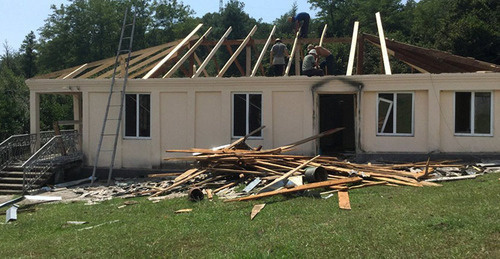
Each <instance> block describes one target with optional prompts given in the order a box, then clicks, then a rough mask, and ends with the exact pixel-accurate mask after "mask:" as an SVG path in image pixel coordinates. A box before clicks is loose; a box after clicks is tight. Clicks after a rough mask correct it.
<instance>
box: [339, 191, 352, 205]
mask: <svg viewBox="0 0 500 259" xmlns="http://www.w3.org/2000/svg"><path fill="white" fill-rule="evenodd" d="M338 196H339V208H341V209H343V210H350V209H351V202H350V201H349V193H348V192H347V191H343V190H339V192H338Z"/></svg>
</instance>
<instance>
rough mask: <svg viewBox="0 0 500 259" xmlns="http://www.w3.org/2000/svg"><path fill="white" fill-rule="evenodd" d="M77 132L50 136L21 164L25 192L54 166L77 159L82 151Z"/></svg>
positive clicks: (79, 158) (44, 176)
mask: <svg viewBox="0 0 500 259" xmlns="http://www.w3.org/2000/svg"><path fill="white" fill-rule="evenodd" d="M78 139H79V134H78V133H76V132H74V133H72V134H63V135H57V136H54V137H52V138H51V139H50V140H49V141H47V143H45V144H44V145H43V146H42V147H41V148H40V149H39V150H37V151H36V152H35V153H34V154H33V155H32V156H31V157H29V158H28V159H27V160H26V161H25V162H24V163H23V164H22V167H23V191H24V192H25V193H26V192H28V191H30V190H31V189H33V186H34V185H35V184H36V183H37V182H38V181H39V180H41V179H46V178H47V177H48V176H50V174H51V173H52V172H50V171H51V170H52V169H53V168H54V167H56V166H58V165H61V164H64V163H70V162H73V161H78V160H81V159H82V158H83V153H82V152H81V148H80V146H79V144H78Z"/></svg>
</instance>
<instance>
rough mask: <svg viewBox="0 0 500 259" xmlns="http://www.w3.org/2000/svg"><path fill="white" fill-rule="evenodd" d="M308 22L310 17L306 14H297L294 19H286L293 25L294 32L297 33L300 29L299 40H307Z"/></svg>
mask: <svg viewBox="0 0 500 259" xmlns="http://www.w3.org/2000/svg"><path fill="white" fill-rule="evenodd" d="M310 20H311V16H309V14H308V13H306V12H302V13H298V14H297V15H295V17H293V16H291V17H288V21H289V22H292V23H294V24H295V32H297V31H299V29H300V34H299V38H307V33H308V32H309V21H310ZM301 23H302V24H301Z"/></svg>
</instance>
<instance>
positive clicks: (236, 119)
mask: <svg viewBox="0 0 500 259" xmlns="http://www.w3.org/2000/svg"><path fill="white" fill-rule="evenodd" d="M246 103H247V95H246V94H235V95H233V136H235V137H241V136H245V135H246V128H247V125H246V116H247V111H246V107H247V104H246Z"/></svg>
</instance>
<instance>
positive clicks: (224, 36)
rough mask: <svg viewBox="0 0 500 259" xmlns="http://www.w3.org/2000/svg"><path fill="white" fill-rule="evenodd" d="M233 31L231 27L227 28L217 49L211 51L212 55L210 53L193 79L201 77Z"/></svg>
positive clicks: (216, 45) (216, 46)
mask: <svg viewBox="0 0 500 259" xmlns="http://www.w3.org/2000/svg"><path fill="white" fill-rule="evenodd" d="M232 30H233V28H232V27H231V26H229V28H227V30H226V32H225V33H224V35H222V37H221V38H220V39H219V41H218V42H217V44H215V47H214V48H213V49H212V50H211V51H210V53H208V56H207V57H206V58H205V60H203V63H201V65H200V67H198V69H197V70H196V73H194V75H193V76H192V78H195V77H198V76H199V75H200V73H201V71H202V70H203V69H205V67H206V66H207V65H208V62H209V61H210V60H211V59H212V57H213V56H214V55H215V53H216V52H217V50H218V49H219V48H220V46H222V43H223V42H224V41H225V40H226V39H227V36H228V35H229V33H231V31H232Z"/></svg>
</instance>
